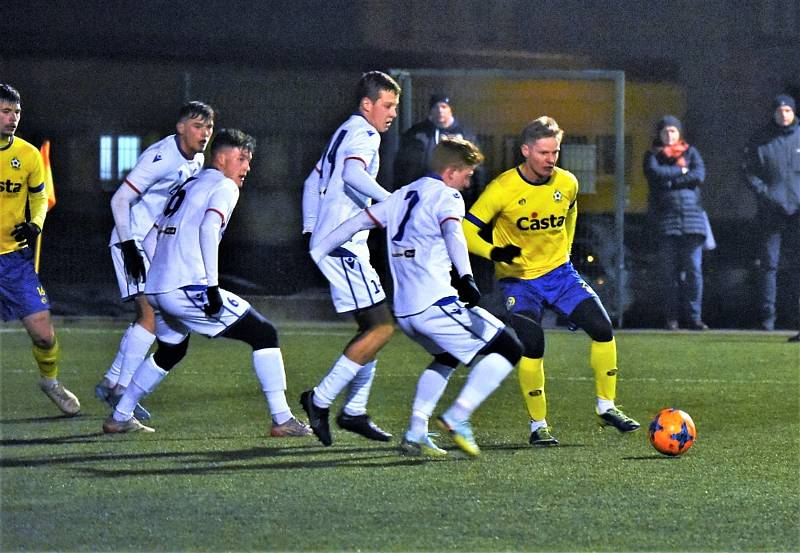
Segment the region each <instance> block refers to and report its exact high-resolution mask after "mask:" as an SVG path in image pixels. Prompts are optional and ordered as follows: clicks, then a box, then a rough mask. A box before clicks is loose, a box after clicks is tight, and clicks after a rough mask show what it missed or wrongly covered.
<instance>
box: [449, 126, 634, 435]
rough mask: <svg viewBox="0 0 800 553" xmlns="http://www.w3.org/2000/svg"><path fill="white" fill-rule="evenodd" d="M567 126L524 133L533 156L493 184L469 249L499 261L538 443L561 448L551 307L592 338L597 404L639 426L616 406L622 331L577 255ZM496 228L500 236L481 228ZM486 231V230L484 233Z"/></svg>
mask: <svg viewBox="0 0 800 553" xmlns="http://www.w3.org/2000/svg"><path fill="white" fill-rule="evenodd" d="M562 136H563V131H562V130H561V129H560V128H559V126H558V123H556V121H555V120H554V119H553V118H551V117H547V116H542V117H539V118H538V119H536V120H534V121H532V122H531V123H530V124H528V126H526V127H525V129H524V130H523V131H522V155H523V156H524V157H525V162H524V163H522V164H521V165H519V166H518V167H515V168H514V169H510V170H508V171H506V172H504V173H502V174H501V175H499V176H498V177H497V178H496V179H494V180H493V181H492V182H491V183H489V185H488V186H487V187H486V189H485V190H484V192H483V193H482V194H481V195H480V197H479V198H478V200H477V201H476V202H475V204H474V205H473V206H472V208H471V209H470V210H469V213H468V214H467V216H466V217H465V219H464V223H463V225H464V234H465V236H466V238H467V245H468V246H469V251H470V252H471V253H473V254H476V255H480V256H481V257H485V258H488V259H491V260H492V261H494V262H495V275H496V277H497V278H498V279H499V283H500V286H501V289H502V292H503V295H504V297H505V301H506V309H507V310H508V313H509V318H510V322H511V326H512V327H513V328H514V330H515V331H516V332H517V335H518V336H519V338H520V340H521V341H522V344H523V346H524V348H525V350H524V353H523V357H522V359H521V360H520V364H519V381H520V387H521V390H522V394H523V397H524V399H525V407H526V408H527V410H528V414H529V415H530V418H531V436H530V440H529V441H530V444H531V445H534V446H555V445H558V440H556V439H555V437H553V435H552V433H551V430H550V428H549V427H548V425H547V420H546V419H545V417H546V415H547V402H546V398H545V393H544V346H545V340H544V332H543V331H542V327H541V323H542V312H543V310H544V308H545V307H549V308H551V309H554V310H555V311H557V312H559V313H561V314H563V315H565V316H566V317H568V318H569V320H570V322H571V323H572V324H573V325H576V326H578V327H580V328H582V329H583V330H584V331H585V332H586V333H587V334H588V335H589V337H590V338H591V339H592V347H591V354H590V359H589V362H590V365H591V367H592V369H593V370H594V376H595V389H596V393H597V405H596V410H595V412H596V413H597V415H598V417H599V418H600V421H601V423H602V424H604V425H610V426H613V427H615V428H616V429H617V430H619V431H620V432H632V431H633V430H636V429H637V428H639V423H638V422H636V421H635V420H633V419H632V418H630V417H628V416H627V415H625V413H623V412H622V411H621V410H620V409H619V408H618V407H616V405H615V404H614V399H615V396H616V380H617V348H616V343H615V341H614V331H613V328H612V326H611V319H609V317H608V314H607V313H606V310H605V308H604V307H603V304H602V303H601V302H600V298H598V297H597V294H596V293H595V292H594V290H592V289H591V287H590V286H589V285H588V284H587V283H586V282H585V281H584V280H583V279H582V278H581V277H580V275H579V274H578V272H577V271H576V270H575V268H574V267H573V266H572V263H571V262H570V260H569V254H570V249H571V248H572V239H573V237H574V235H575V222H576V220H577V215H578V181H577V179H576V178H575V176H574V175H573V174H572V173H570V172H569V171H565V170H564V169H561V168H560V167H556V161H557V160H558V154H559V152H560V147H561V137H562ZM485 228H491V230H492V242H488V241H486V240H484V239H483V238H482V237H481V236H480V235H479V233H480V231H481V230H483V229H485ZM481 234H482V233H481Z"/></svg>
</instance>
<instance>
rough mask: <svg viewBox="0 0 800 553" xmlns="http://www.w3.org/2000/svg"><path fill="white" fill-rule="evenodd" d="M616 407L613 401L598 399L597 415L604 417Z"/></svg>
mask: <svg viewBox="0 0 800 553" xmlns="http://www.w3.org/2000/svg"><path fill="white" fill-rule="evenodd" d="M614 407H615V405H614V400H613V399H600V398H597V414H598V415H602V414H603V413H605V412H606V411H608V410H609V409H613V408H614Z"/></svg>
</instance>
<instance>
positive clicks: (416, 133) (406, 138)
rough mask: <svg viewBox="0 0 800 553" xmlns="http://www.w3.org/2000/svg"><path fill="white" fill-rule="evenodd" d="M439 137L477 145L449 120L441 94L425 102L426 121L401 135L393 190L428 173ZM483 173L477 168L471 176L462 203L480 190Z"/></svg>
mask: <svg viewBox="0 0 800 553" xmlns="http://www.w3.org/2000/svg"><path fill="white" fill-rule="evenodd" d="M443 136H447V137H456V138H464V139H466V140H469V141H470V142H472V143H473V144H477V143H478V142H477V140H476V139H475V134H474V133H472V132H470V131H468V130H467V129H465V128H464V127H462V126H461V124H460V123H459V122H458V120H457V119H456V118H455V117H454V116H453V109H452V107H451V106H450V97H449V96H448V95H447V94H444V93H438V94H433V95H432V96H431V98H430V101H429V102H428V118H427V119H425V120H424V121H420V122H419V123H416V124H414V125H413V126H411V127H409V129H408V130H407V131H406V132H404V133H403V136H402V137H401V140H400V150H399V151H398V153H397V157H396V158H395V164H394V184H395V189H397V188H400V187H401V186H404V185H406V184H408V183H410V182H412V181H415V180H417V179H418V178H420V177H423V176H425V174H427V173H428V171H430V169H429V167H428V164H429V163H430V160H431V152H433V149H434V147H436V145H437V144H438V143H439V141H440V140H441V139H442V137H443ZM483 174H484V173H483V169H482V168H481V167H478V168H477V169H476V171H475V174H473V176H472V186H470V188H469V189H467V190H465V191H464V193H465V194H466V196H465V198H464V201H465V202H467V203H468V204H469V203H471V202H470V201H469V199H470V198H473V199H474V198H476V197H477V195H478V193H479V192H480V190H481V189H482V187H483V180H484V178H483Z"/></svg>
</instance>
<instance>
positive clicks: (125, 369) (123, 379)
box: [117, 324, 156, 388]
mask: <svg viewBox="0 0 800 553" xmlns="http://www.w3.org/2000/svg"><path fill="white" fill-rule="evenodd" d="M125 334H126V336H127V341H126V342H127V343H126V345H125V350H124V352H123V353H124V356H123V358H122V369H121V370H120V374H119V380H118V381H117V385H118V386H120V387H122V388H127V387H128V384H130V381H131V377H132V376H133V373H134V372H135V371H136V370H137V369H138V368H139V365H140V364H141V363H142V359H144V356H145V355H147V352H148V351H149V350H150V346H152V345H153V342H155V341H156V337H155V335H154V334H151V333H150V331H149V330H147V329H145V328H144V327H143V326H141V325H138V324H135V325H133V326H132V327H131V328H130V329H129V330H128V332H126V333H125Z"/></svg>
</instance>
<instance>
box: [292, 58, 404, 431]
mask: <svg viewBox="0 0 800 553" xmlns="http://www.w3.org/2000/svg"><path fill="white" fill-rule="evenodd" d="M399 97H400V86H399V85H398V84H397V83H396V82H395V81H394V79H392V78H391V77H390V76H389V75H386V74H385V73H382V72H380V71H370V72H367V73H364V74H363V75H362V76H361V79H360V80H359V82H358V85H357V87H356V96H355V99H356V101H357V102H358V111H357V112H356V113H354V114H353V115H351V116H350V118H349V119H347V121H345V122H344V123H343V124H342V125H341V126H340V127H339V128H338V129H336V132H335V133H334V134H333V136H332V137H331V139H330V141H329V142H328V145H327V146H326V147H325V151H324V152H323V154H322V157H321V158H320V160H319V161H318V162H317V164H316V166H315V167H314V170H313V171H312V172H311V174H310V175H309V176H308V178H307V179H306V181H305V184H304V188H303V232H304V233H305V234H306V235H309V234H310V244H311V247H313V246H315V245H316V244H317V243H319V241H320V240H321V239H322V238H324V237H325V235H326V234H328V233H329V232H330V231H331V230H333V229H334V228H336V227H337V226H338V225H339V224H340V223H342V222H343V221H345V220H346V219H348V218H350V217H352V216H353V215H355V214H356V213H358V212H359V211H360V210H362V209H363V208H365V207H367V206H368V205H370V204H371V203H372V201H373V200H375V201H381V200H384V199H386V198H387V197H388V196H389V192H387V191H386V190H385V189H384V188H383V187H381V185H379V184H378V183H377V182H376V181H375V177H376V175H377V174H378V165H379V157H378V148H379V146H380V142H381V139H380V135H379V134H378V133H382V132H385V131H387V130H388V129H389V126H390V125H391V124H392V121H394V119H395V118H396V117H397V104H398V102H399ZM367 237H368V232H366V231H365V232H362V233H358V234H357V235H355V236H353V237H352V238H351V239H350V240H349V241H347V242H346V243H345V244H343V245H342V247H341V248H339V249H337V250H336V251H334V252H331V255H329V256H327V257H325V258H322V259H319V260H318V261H317V266H318V267H319V269H320V271H322V273H323V274H324V275H325V277H326V278H327V279H328V281H329V282H330V288H331V298H332V299H333V305H334V307H335V308H336V311H337V312H338V313H353V316H354V317H355V320H356V322H357V323H358V333H357V334H356V335H355V337H353V339H352V340H350V342H349V343H348V344H347V346H346V347H345V349H344V352H343V353H342V355H341V356H340V357H339V358H338V359H337V360H336V361H335V362H334V364H333V366H332V367H331V368H330V370H329V371H328V374H326V375H325V377H324V378H323V379H322V380H321V381H320V383H319V384H318V385H317V386H316V387H315V388H313V389H311V390H306V391H304V392H303V393H302V395H301V396H300V404H301V405H302V406H303V409H305V411H306V413H307V414H308V422H309V424H310V425H311V428H312V429H313V430H314V434H316V436H317V438H319V440H320V441H321V442H322V443H323V444H324V445H326V446H329V445H331V444H332V443H333V438H332V436H331V432H330V426H329V423H328V415H329V409H330V406H331V404H332V403H333V401H334V400H335V399H336V396H338V395H339V393H340V392H341V391H342V390H343V389H344V388H345V387H348V393H347V398H346V399H345V402H344V405H343V407H342V411H341V412H340V413H339V416H338V417H337V418H336V422H337V424H338V425H339V427H340V428H342V429H344V430H349V431H350V432H355V433H357V434H360V435H362V436H364V437H366V438H368V439H370V440H378V441H389V440H390V439H391V438H392V436H391V434H389V433H387V432H384V431H383V430H381V429H380V428H379V427H378V426H377V425H376V424H375V423H374V422H372V420H371V418H370V417H369V415H368V414H367V400H368V398H369V391H370V388H371V386H372V381H373V379H374V377H375V365H376V362H377V361H376V359H375V356H376V355H377V353H378V351H379V350H380V349H381V348H382V347H383V346H384V345H385V344H386V342H388V341H389V338H391V336H392V333H393V332H394V324H393V321H392V314H391V312H390V311H389V308H388V307H387V306H386V303H385V300H386V294H385V293H384V291H383V287H382V286H381V282H380V279H379V278H378V274H377V273H376V272H375V269H373V268H372V265H370V260H369V249H368V248H367Z"/></svg>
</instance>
